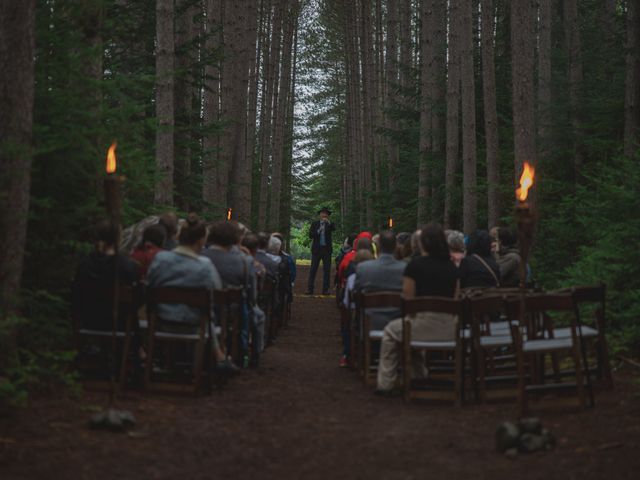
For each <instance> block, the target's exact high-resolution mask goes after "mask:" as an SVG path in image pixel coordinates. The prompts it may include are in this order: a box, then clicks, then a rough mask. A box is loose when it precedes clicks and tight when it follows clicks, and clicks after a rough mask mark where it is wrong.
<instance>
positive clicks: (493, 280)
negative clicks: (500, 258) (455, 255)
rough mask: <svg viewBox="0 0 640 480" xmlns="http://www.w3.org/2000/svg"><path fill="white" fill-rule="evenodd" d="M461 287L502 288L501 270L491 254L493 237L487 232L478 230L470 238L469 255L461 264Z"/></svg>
mask: <svg viewBox="0 0 640 480" xmlns="http://www.w3.org/2000/svg"><path fill="white" fill-rule="evenodd" d="M460 286H461V287H462V288H469V287H475V288H490V287H499V286H500V268H499V267H498V264H497V263H496V261H495V259H494V258H493V255H492V254H491V235H489V232H487V231H486V230H477V231H475V232H474V233H472V234H471V235H470V236H469V245H468V246H467V255H466V257H465V258H463V259H462V261H461V262H460Z"/></svg>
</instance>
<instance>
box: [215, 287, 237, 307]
mask: <svg viewBox="0 0 640 480" xmlns="http://www.w3.org/2000/svg"><path fill="white" fill-rule="evenodd" d="M242 292H243V289H242V287H230V288H225V289H224V290H214V291H213V303H214V304H215V305H221V306H228V305H234V304H238V303H241V302H242Z"/></svg>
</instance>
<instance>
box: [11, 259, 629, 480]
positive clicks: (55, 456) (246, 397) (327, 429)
mask: <svg viewBox="0 0 640 480" xmlns="http://www.w3.org/2000/svg"><path fill="white" fill-rule="evenodd" d="M307 275H308V267H300V277H299V280H298V286H297V290H298V295H297V296H296V298H295V303H294V307H293V312H294V313H293V320H292V323H291V325H290V326H289V328H287V329H286V330H285V331H283V332H282V334H281V335H280V337H279V338H278V342H277V344H276V345H275V346H274V347H272V348H270V349H268V351H267V352H266V353H265V354H264V356H263V358H262V365H261V367H260V368H259V369H257V370H252V371H245V372H243V373H242V375H241V376H240V377H238V378H236V379H233V381H231V382H229V384H228V385H227V386H226V387H225V388H224V389H223V390H221V391H214V393H213V394H212V395H211V396H204V397H197V398H193V397H180V396H168V395H158V394H153V395H150V394H141V393H135V392H133V393H132V392H126V393H124V394H122V395H121V396H120V398H119V401H118V407H119V408H122V409H128V410H130V411H132V412H133V413H134V415H135V416H136V418H137V421H138V425H137V427H136V429H135V430H133V431H131V432H129V433H128V434H127V433H110V432H104V431H95V430H90V429H88V428H87V427H86V425H87V419H88V418H89V416H90V414H91V411H93V410H94V409H95V408H97V407H99V406H104V403H105V402H106V395H105V394H103V393H99V392H85V393H84V394H83V395H82V396H81V397H80V398H59V397H55V398H54V397H53V396H50V397H45V398H38V399H36V400H34V401H33V402H32V405H31V406H30V407H29V408H26V409H24V410H21V411H18V412H17V413H14V414H13V415H12V416H10V417H4V418H0V478H2V479H3V480H9V479H11V480H13V479H23V478H24V479H39V478H47V479H85V478H86V479H111V478H135V479H140V480H142V479H156V478H157V479H173V478H181V477H182V478H189V479H199V478H203V479H204V478H230V479H242V478H260V479H262V478H279V479H282V478H287V479H289V478H291V479H298V478H313V479H315V478H318V479H320V478H323V479H324V478H332V479H333V478H338V479H342V478H345V479H346V478H377V479H412V478H415V479H418V478H447V479H449V478H453V479H458V478H460V479H465V480H468V479H469V478H490V479H502V478H505V479H506V478H518V479H521V478H531V479H534V478H535V479H540V478H546V479H554V478H563V479H571V478H580V479H600V478H606V477H608V478H616V479H623V478H629V479H631V478H634V479H635V478H638V477H637V473H638V471H640V455H638V452H640V382H639V377H638V376H635V377H634V376H632V374H631V373H629V372H626V373H625V372H618V373H617V374H616V389H615V390H614V391H611V392H598V393H597V396H596V408H595V409H586V410H583V411H578V410H577V409H570V410H564V411H559V410H554V409H553V408H551V409H549V408H544V409H542V410H539V411H536V412H535V413H536V414H539V415H540V417H541V418H542V420H543V422H544V424H545V426H546V427H548V428H549V429H550V430H551V431H552V432H553V433H554V434H555V435H556V437H557V439H558V445H557V447H556V449H555V450H553V451H549V452H545V453H539V454H531V455H520V456H518V457H517V458H515V459H509V458H507V457H505V456H504V455H500V454H498V453H496V452H495V450H494V432H495V428H496V425H497V424H498V423H499V422H500V421H502V420H505V419H514V418H515V415H516V409H515V404H514V402H506V403H498V404H489V405H477V404H475V403H468V404H467V405H464V406H463V407H462V408H459V409H456V408H455V407H453V406H450V405H434V404H424V403H423V404H420V403H415V404H406V403H405V402H404V401H403V400H402V399H401V398H397V397H396V398H380V397H377V396H375V395H373V393H372V391H371V389H370V388H367V387H365V386H363V384H362V382H361V381H360V380H359V379H358V377H357V376H356V374H355V373H354V372H352V371H349V370H347V369H340V368H339V367H338V359H339V352H340V336H339V332H338V321H337V311H336V309H335V303H334V301H333V299H331V298H328V297H308V296H303V295H301V293H303V291H304V288H305V287H306V276H307Z"/></svg>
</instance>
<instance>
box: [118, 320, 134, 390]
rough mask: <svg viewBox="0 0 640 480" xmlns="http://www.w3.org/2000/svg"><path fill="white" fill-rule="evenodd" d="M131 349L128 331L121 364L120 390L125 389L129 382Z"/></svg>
mask: <svg viewBox="0 0 640 480" xmlns="http://www.w3.org/2000/svg"><path fill="white" fill-rule="evenodd" d="M130 349H131V335H130V333H129V332H128V331H127V332H126V335H125V337H124V344H123V346H122V360H121V363H120V380H119V382H118V388H119V389H123V388H124V384H125V382H126V380H127V360H128V359H129V350H130Z"/></svg>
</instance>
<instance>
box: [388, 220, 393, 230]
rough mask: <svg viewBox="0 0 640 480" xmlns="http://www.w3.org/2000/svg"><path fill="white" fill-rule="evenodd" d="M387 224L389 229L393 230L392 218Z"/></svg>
mask: <svg viewBox="0 0 640 480" xmlns="http://www.w3.org/2000/svg"><path fill="white" fill-rule="evenodd" d="M388 224H389V228H393V218H392V217H389V222H388Z"/></svg>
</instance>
